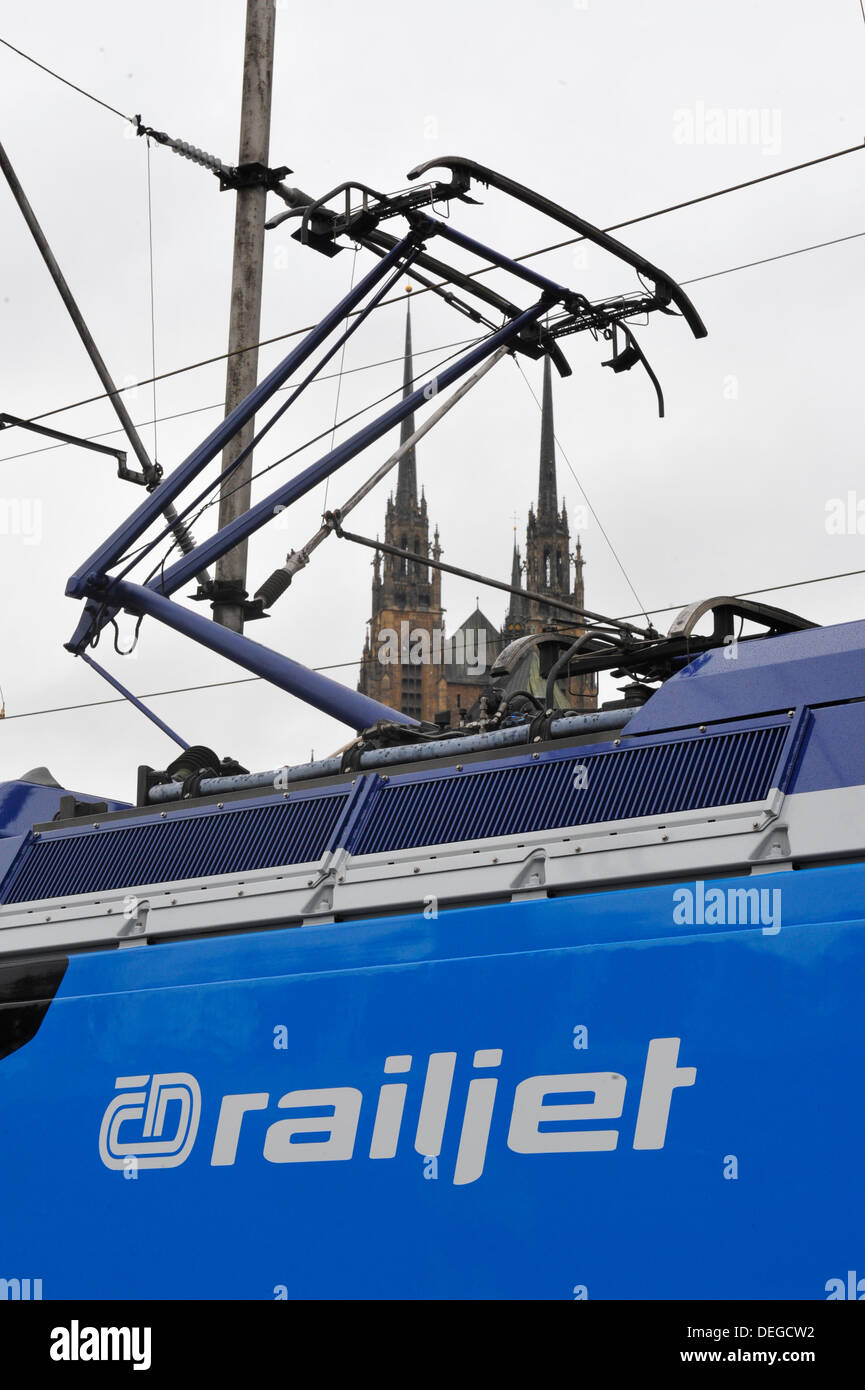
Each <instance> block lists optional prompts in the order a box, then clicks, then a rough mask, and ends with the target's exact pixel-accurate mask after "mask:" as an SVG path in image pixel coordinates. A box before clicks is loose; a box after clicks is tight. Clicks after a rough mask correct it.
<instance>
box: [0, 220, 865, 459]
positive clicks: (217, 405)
mask: <svg viewBox="0 0 865 1390" xmlns="http://www.w3.org/2000/svg"><path fill="white" fill-rule="evenodd" d="M863 236H865V232H851V233H850V234H849V235H848V236H842V237H835V238H833V239H832V240H830V241H818V242H815V243H814V244H813V245H812V246H800V247H798V248H796V249H795V250H793V251H781V252H779V254H778V255H776V256H764V257H762V259H760V260H758V261H745V262H743V264H742V265H732V266H728V267H727V268H726V269H725V270H713V271H710V272H709V274H707V275H698V276H696V277H695V278H693V279H690V280H681V281H680V282H679V283H680V284H681V285H683V286H684V285H696V284H698V283H699V282H700V281H701V280H714V279H717V278H718V276H720V275H734V274H735V273H736V272H737V271H740V270H750V269H751V268H752V267H754V266H759V265H768V264H770V262H772V261H784V260H787V259H789V257H790V256H801V255H804V253H805V252H806V251H820V250H822V249H823V248H824V247H827V246H838V245H840V244H841V243H842V242H845V241H856V240H857V239H858V238H859V237H863ZM415 293H417V294H420V293H421V291H420V290H417V291H415ZM610 297H614V296H610ZM386 302H387V303H401V302H402V301H401V300H388V301H386ZM313 326H314V325H310V327H313ZM306 331H307V330H306V329H299V330H298V332H301V333H303V332H306ZM286 336H294V335H286ZM276 341H277V340H276V339H274V338H269V339H267V340H266V342H267V343H270V342H276ZM477 341H478V340H477V339H476V338H463V339H462V340H461V341H460V342H458V343H441V344H440V345H439V346H438V347H435V348H423V349H422V350H421V351H419V352H415V353H414V356H415V357H423V356H425V355H426V354H427V353H432V352H441V351H443V350H444V349H445V348H448V347H466V346H467V345H469V344H471V343H475V342H477ZM265 345H266V343H261V344H259V346H265ZM240 351H241V352H246V351H247V349H246V348H241V349H240ZM225 355H227V354H223V356H225ZM218 361H222V358H221V357H220V358H216V357H214V358H209V359H208V363H210V362H218ZM401 361H402V358H401V357H388V358H384V359H383V360H382V361H380V362H367V363H365V364H364V365H363V366H360V367H348V368H346V370H345V372H344V373H343V375H344V376H351V375H352V374H353V373H354V372H366V371H369V370H371V369H372V368H374V367H386V366H390V365H391V364H392V363H394V362H401ZM193 365H194V366H201V365H206V364H202V363H195V364H193ZM191 370H192V367H179V368H177V371H176V372H167V373H165V372H164V373H162V375H160V376H158V377H157V378H156V380H157V381H162V380H164V378H165V376H175V375H177V372H184V371H191ZM338 375H339V373H338V372H330V373H329V374H328V375H327V376H321V377H317V378H316V382H315V383H313V384H317V382H320V381H333V380H334V379H335V378H336V377H337V376H338ZM150 380H151V379H150V378H146V379H145V380H143V381H139V382H133V383H131V385H129V386H122V387H121V388H120V390H121V391H132V390H134V389H135V388H136V387H138V386H149V385H150ZM291 389H292V388H291V387H290V386H283V387H280V390H282V391H289V390H291ZM391 394H393V393H391ZM104 399H105V397H104V396H93V397H91V398H90V399H89V400H86V401H79V402H78V405H89V404H91V402H92V401H101V400H104ZM75 408H76V407H75V406H71V405H70V406H61V407H60V408H59V410H49V411H47V412H46V414H48V415H57V414H60V413H62V411H64V410H74V409H75ZM224 408H225V405H224V402H223V401H215V402H214V403H213V405H199V406H196V407H195V408H194V409H192V410H179V411H177V412H176V413H175V414H174V415H161V416H160V417H159V419H158V420H157V421H156V423H157V424H164V423H166V422H168V421H170V420H183V419H185V418H186V416H188V415H199V414H201V413H202V412H203V411H206V410H224ZM44 418H45V417H44V416H42V415H34V416H33V417H32V421H31V423H33V422H35V421H36V420H41V419H44ZM153 423H154V421H153V420H143V421H142V422H141V424H140V425H138V426H136V428H143V427H144V426H145V425H152V424H153ZM342 423H345V422H344V421H343V422H342ZM337 428H339V422H338V423H337ZM122 433H123V431H122V430H120V429H116V430H102V431H101V433H99V434H90V435H86V436H85V437H86V438H87V439H88V440H94V439H107V438H108V437H109V436H110V435H114V434H122ZM324 433H325V434H327V433H328V431H327V430H325V431H324ZM323 437H324V436H323V435H319V436H318V438H323ZM68 447H69V445H67V444H47V445H45V446H44V447H43V448H41V449H26V450H25V451H24V452H23V453H20V454H6V455H4V456H3V457H2V458H0V463H12V462H14V461H15V460H16V459H22V458H31V457H32V456H33V455H34V454H48V453H51V451H52V450H54V449H66V448H68Z"/></svg>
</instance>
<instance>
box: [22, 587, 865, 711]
mask: <svg viewBox="0 0 865 1390" xmlns="http://www.w3.org/2000/svg"><path fill="white" fill-rule="evenodd" d="M863 574H865V569H858V570H843V571H841V572H840V573H839V574H821V575H817V576H816V577H815V578H814V579H794V580H792V581H791V582H790V583H789V584H771V585H769V586H768V588H765V589H746V590H743V591H742V592H741V593H738V594H731V595H730V597H731V598H756V597H757V596H758V595H760V594H778V593H781V592H782V591H783V590H785V589H801V588H807V587H808V586H810V585H814V584H828V583H830V582H831V581H832V580H834V579H854V578H858V577H860V576H861V575H863ZM688 602H690V600H688ZM686 606H687V605H686V604H685V603H668V604H666V605H665V606H664V607H663V608H650V609H649V612H648V616H649V617H657V615H658V614H659V613H677V612H679V610H680V609H682V608H684V607H686ZM645 616H647V615H646V614H644V613H642V612H639V613H624V614H622V616H621V618H619V619H617V621H619V622H626V621H627V620H628V619H629V618H641V617H645ZM360 665H361V661H360V660H359V659H356V660H354V661H332V662H329V663H328V664H327V665H326V666H312V667H311V668H310V669H311V670H313V671H340V670H347V669H348V668H349V667H352V666H360ZM262 680H264V677H263V676H237V677H235V678H234V679H233V680H227V681H205V682H203V683H202V684H200V685H181V686H175V687H174V688H173V689H171V690H149V691H147V692H146V693H145V694H144V695H138V696H137V697H136V698H137V699H139V700H156V699H159V698H161V697H162V696H169V695H187V694H191V693H193V692H197V691H200V690H217V689H220V688H222V687H224V686H228V685H252V684H254V683H256V682H259V681H262ZM127 703H128V702H127V700H126V699H125V698H124V697H123V696H122V695H121V696H117V697H116V698H112V699H110V700H85V701H83V702H82V703H81V704H77V705H55V706H53V707H52V708H50V709H31V710H23V711H22V712H21V713H20V714H7V715H6V716H5V717H6V719H35V718H37V717H38V716H40V715H44V714H67V713H69V712H71V711H74V710H81V709H97V708H99V707H101V706H102V705H125V704H127Z"/></svg>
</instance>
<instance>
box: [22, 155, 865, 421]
mask: <svg viewBox="0 0 865 1390" xmlns="http://www.w3.org/2000/svg"><path fill="white" fill-rule="evenodd" d="M863 150H865V144H863V145H850V146H848V147H847V148H846V149H843V150H835V151H833V152H832V153H831V154H825V155H819V156H818V157H817V158H816V159H808V160H805V161H804V162H802V163H800V164H791V165H788V167H787V168H785V169H776V170H775V171H774V173H771V174H761V175H759V176H758V177H757V178H754V179H746V180H745V181H744V182H742V183H735V184H729V185H728V186H727V187H725V188H719V189H716V190H715V191H714V192H712V193H702V194H700V195H699V196H698V197H696V198H687V199H685V200H684V201H683V202H681V203H671V204H669V205H668V206H667V207H663V208H656V209H655V210H654V211H653V212H646V213H641V214H640V215H639V216H637V217H630V218H627V219H626V220H625V221H624V222H614V223H613V224H612V225H611V226H609V227H605V228H604V229H603V230H604V231H606V232H616V231H621V230H622V228H624V227H633V226H636V225H637V224H638V223H640V222H648V221H650V220H651V219H652V218H655V217H663V216H665V215H666V214H667V213H670V212H679V211H681V210H682V209H683V208H689V207H694V206H695V205H696V204H698V203H705V202H708V201H709V200H711V199H713V198H721V197H724V196H725V195H726V194H728V193H737V192H739V191H740V190H741V189H743V188H752V187H754V185H755V184H759V183H765V182H766V181H767V180H768V179H777V178H781V177H782V176H783V175H785V174H794V173H797V172H799V170H801V169H809V168H811V167H812V166H814V165H816V164H824V163H826V162H827V161H828V160H832V159H840V158H841V157H842V156H844V155H848V154H856V153H861V152H862V151H863ZM584 240H585V238H584V237H581V236H577V237H569V238H568V239H567V240H565V241H557V242H553V243H551V244H550V245H549V246H541V247H539V248H538V249H537V250H535V251H527V252H525V253H524V254H523V255H521V256H515V257H514V260H515V261H518V262H522V261H528V260H531V259H533V258H534V257H536V256H544V255H546V254H547V253H548V252H550V251H558V250H560V249H561V248H562V247H564V246H573V245H574V244H575V243H577V242H580V241H584ZM839 240H841V241H843V240H846V238H844V237H841V238H839ZM824 244H825V245H832V244H833V243H831V242H826V243H824ZM783 254H784V255H790V254H791V253H790V252H784V253H783ZM767 259H769V258H767ZM493 269H495V267H492V266H481V267H480V268H479V269H478V270H473V271H470V272H469V275H470V277H471V278H474V277H477V276H480V275H485V274H488V273H490V271H491V270H493ZM449 283H450V282H449V281H447V280H441V281H439V282H437V284H436V286H435V288H440V287H441V286H442V285H447V284H449ZM683 283H693V282H688V281H685V282H683ZM429 293H431V290H429V289H426V288H420V289H418V290H415V294H416V295H421V294H429ZM401 302H402V296H399V295H397V296H395V297H393V298H392V299H383V300H382V302H381V304H379V305H378V306H377V309H383V308H385V307H386V306H387V305H390V304H399V303H401ZM356 312H357V313H360V312H362V311H361V310H357V311H356ZM314 327H315V324H306V325H305V326H304V327H303V328H294V329H291V330H290V331H289V332H287V333H278V334H276V335H275V336H274V337H272V338H262V339H261V340H260V341H259V342H258V343H253V344H251V345H249V346H246V347H240V348H234V349H233V350H232V351H231V352H222V353H217V354H216V355H215V356H213V357H203V358H201V359H200V361H197V362H189V363H187V365H186V366H184V367H174V368H173V369H172V370H171V371H168V372H162V373H160V376H159V380H160V381H164V380H166V379H167V378H168V377H172V376H180V375H182V374H183V373H184V372H192V371H197V370H198V369H199V368H200V367H208V366H211V365H212V364H213V363H215V362H223V361H225V359H226V358H228V357H233V356H236V355H238V354H239V353H242V352H253V351H255V350H256V349H258V348H262V347H270V346H271V345H272V344H274V343H281V342H285V341H286V340H287V339H289V338H297V337H299V336H300V335H301V334H302V333H309V332H310V331H311V329H313V328H314ZM149 384H150V382H149V379H148V378H146V377H145V378H143V379H142V380H141V381H137V382H130V383H129V385H128V386H121V387H120V388H119V389H120V391H132V390H135V389H136V387H138V386H148V385H149ZM105 396H106V393H105V392H102V393H100V394H99V395H97V396H87V397H85V398H84V399H82V400H80V401H73V402H72V403H71V404H70V405H61V406H56V407H55V408H54V409H53V410H46V411H43V412H42V414H40V415H34V416H32V417H31V422H35V421H37V420H44V419H47V418H48V416H49V415H61V414H63V413H65V411H67V410H77V409H78V408H79V407H80V406H84V405H92V404H93V403H94V402H95V401H101V400H104V399H105Z"/></svg>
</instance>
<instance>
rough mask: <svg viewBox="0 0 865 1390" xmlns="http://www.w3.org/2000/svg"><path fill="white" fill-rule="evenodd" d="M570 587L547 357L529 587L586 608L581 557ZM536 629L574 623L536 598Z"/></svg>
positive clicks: (529, 531) (532, 607)
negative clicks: (572, 584)
mask: <svg viewBox="0 0 865 1390" xmlns="http://www.w3.org/2000/svg"><path fill="white" fill-rule="evenodd" d="M575 581H576V582H575V584H574V588H573V590H572V589H571V552H570V532H569V529H568V513H567V510H566V508H565V505H564V502H563V503H562V510H561V511H559V506H558V488H557V481H556V436H555V426H554V423H553V383H552V376H551V368H550V359H549V357H545V358H544V390H543V402H542V408H541V455H540V467H539V476H538V508H537V511H535V510H534V508H532V509H531V510H530V511H529V520H528V526H527V527H526V588H527V589H535V590H537V591H539V592H540V593H545V594H553V595H555V596H556V598H562V599H565V600H566V601H567V602H569V603H573V604H575V605H576V606H577V607H578V608H582V606H583V576H582V557H580V561H579V562H578V564H577V573H576V576H575ZM529 617H530V619H531V629H530V630H532V631H535V632H538V631H539V630H540V628H541V627H546V626H548V625H549V624H550V623H553V622H554V623H556V625H557V626H567V627H570V626H572V624H570V623H569V622H568V619H567V615H566V614H564V613H563V612H562V610H561V609H556V608H550V607H549V606H548V605H547V604H543V603H538V602H537V601H535V600H532V601H531V603H530V604H529Z"/></svg>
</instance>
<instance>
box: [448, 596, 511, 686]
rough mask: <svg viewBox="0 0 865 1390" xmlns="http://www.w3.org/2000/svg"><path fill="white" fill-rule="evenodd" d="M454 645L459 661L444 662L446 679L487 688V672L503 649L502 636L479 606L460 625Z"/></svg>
mask: <svg viewBox="0 0 865 1390" xmlns="http://www.w3.org/2000/svg"><path fill="white" fill-rule="evenodd" d="M451 643H452V647H451V650H452V652H453V654H454V657H455V658H456V659H455V660H454V661H450V662H446V663H445V666H444V675H445V680H448V681H458V682H463V683H468V684H471V683H474V682H476V683H477V684H479V685H485V684H486V680H487V673H488V672H489V670H490V667H491V666H494V665H495V661H496V658H497V656H498V654H499V652H500V651H501V649H502V635H501V632H500V631H499V629H498V628H497V627H496V626H495V624H494V623H491V622H490V620H489V618H488V617H487V616H486V614H485V613H482V612H481V609H480V607H476V608H475V610H474V612H473V613H470V614H469V616H468V617H467V618H466V620H465V622H464V623H460V625H459V627H458V628H457V630H456V632H455V633H454V634H453V636H452V637H451Z"/></svg>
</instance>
